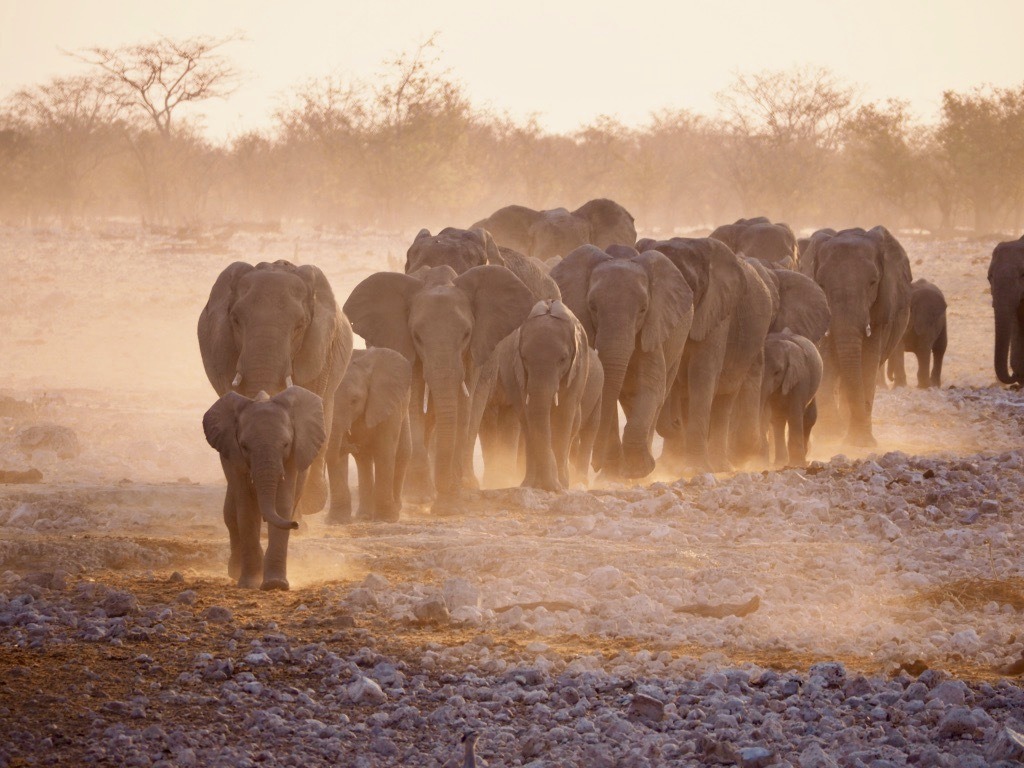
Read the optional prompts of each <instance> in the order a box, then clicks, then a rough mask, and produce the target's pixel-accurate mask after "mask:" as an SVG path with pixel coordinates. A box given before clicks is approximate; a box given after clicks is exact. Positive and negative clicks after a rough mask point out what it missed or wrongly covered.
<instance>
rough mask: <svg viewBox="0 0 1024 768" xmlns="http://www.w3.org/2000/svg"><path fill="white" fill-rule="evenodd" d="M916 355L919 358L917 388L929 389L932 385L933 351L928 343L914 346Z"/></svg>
mask: <svg viewBox="0 0 1024 768" xmlns="http://www.w3.org/2000/svg"><path fill="white" fill-rule="evenodd" d="M914 357H916V358H917V388H918V389H928V387H929V386H930V385H931V370H930V368H931V362H932V359H931V358H932V351H931V349H929V347H928V346H927V345H926V344H920V343H919V344H917V345H915V346H914Z"/></svg>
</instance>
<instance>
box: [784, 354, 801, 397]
mask: <svg viewBox="0 0 1024 768" xmlns="http://www.w3.org/2000/svg"><path fill="white" fill-rule="evenodd" d="M794 346H797V345H795V344H794V343H793V342H792V341H787V342H786V353H785V360H786V362H785V365H786V372H785V373H784V374H782V394H784V395H788V394H789V392H790V390H792V389H793V387H795V386H796V385H797V384H799V383H800V371H799V370H797V368H798V366H796V365H795V364H794V358H795V357H796V356H797V355H801V354H802V350H800V349H799V347H798V348H797V349H795V350H794V349H793V348H792V347H794Z"/></svg>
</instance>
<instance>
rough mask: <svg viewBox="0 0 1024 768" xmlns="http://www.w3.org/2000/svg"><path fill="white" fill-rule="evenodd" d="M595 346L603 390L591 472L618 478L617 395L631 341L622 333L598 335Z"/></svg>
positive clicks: (632, 338) (619, 454)
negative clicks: (602, 377)
mask: <svg viewBox="0 0 1024 768" xmlns="http://www.w3.org/2000/svg"><path fill="white" fill-rule="evenodd" d="M609 325H612V327H618V328H620V329H621V327H622V326H620V325H619V324H611V323H610V324H609ZM629 327H630V328H631V327H632V326H631V325H630V326H629ZM596 342H597V343H596V346H597V353H598V357H599V358H600V359H601V365H602V367H603V368H604V389H603V390H602V392H601V425H600V427H599V428H598V442H597V446H598V450H597V451H595V454H594V469H595V470H598V471H600V470H602V469H603V470H605V471H606V472H609V473H612V474H617V473H618V472H619V469H620V465H621V461H622V445H621V443H620V442H619V395H620V394H621V392H622V385H623V382H624V381H625V380H626V370H627V368H629V360H630V358H631V357H632V356H633V342H634V337H633V336H632V335H631V334H630V333H628V331H623V330H618V331H617V332H615V333H608V334H602V333H600V332H599V333H598V335H597V339H596ZM598 462H600V465H599V464H598Z"/></svg>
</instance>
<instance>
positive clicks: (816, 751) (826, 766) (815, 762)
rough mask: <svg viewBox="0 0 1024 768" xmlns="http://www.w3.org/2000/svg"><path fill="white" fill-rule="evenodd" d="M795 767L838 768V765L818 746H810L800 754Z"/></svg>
mask: <svg viewBox="0 0 1024 768" xmlns="http://www.w3.org/2000/svg"><path fill="white" fill-rule="evenodd" d="M797 765H798V766H800V768H839V764H838V763H837V762H836V761H835V760H834V759H832V758H831V757H829V756H828V755H827V754H826V753H825V750H823V749H822V748H821V746H820V745H818V744H811V745H810V746H809V747H807V748H806V749H805V750H804V751H803V752H801V753H800V757H799V758H798V759H797Z"/></svg>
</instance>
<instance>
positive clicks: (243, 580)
mask: <svg viewBox="0 0 1024 768" xmlns="http://www.w3.org/2000/svg"><path fill="white" fill-rule="evenodd" d="M261 580H262V579H261V577H260V576H259V575H254V576H241V577H239V579H238V586H240V587H241V588H242V589H256V588H257V587H258V586H259V585H260V581H261Z"/></svg>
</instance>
